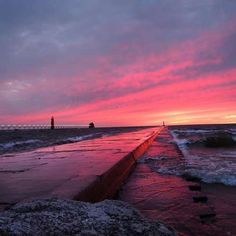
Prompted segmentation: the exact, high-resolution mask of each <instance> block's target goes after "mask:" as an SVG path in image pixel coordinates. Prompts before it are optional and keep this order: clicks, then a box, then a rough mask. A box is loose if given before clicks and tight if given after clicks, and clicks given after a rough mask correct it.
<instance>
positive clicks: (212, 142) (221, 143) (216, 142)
mask: <svg viewBox="0 0 236 236" xmlns="http://www.w3.org/2000/svg"><path fill="white" fill-rule="evenodd" d="M204 145H205V146H206V147H210V148H218V147H232V146H235V145H236V143H235V141H234V139H233V138H232V136H231V134H230V133H227V132H219V133H216V134H215V135H214V136H210V137H207V138H206V139H205V140H204Z"/></svg>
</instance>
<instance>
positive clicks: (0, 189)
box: [0, 127, 162, 210]
mask: <svg viewBox="0 0 236 236" xmlns="http://www.w3.org/2000/svg"><path fill="white" fill-rule="evenodd" d="M161 129H162V128H161V127H158V128H147V129H142V130H139V131H135V132H128V133H123V134H119V135H114V136H109V137H103V138H97V139H93V140H86V141H81V142H77V143H72V144H64V145H58V146H52V147H47V148H41V149H37V150H34V151H31V152H25V153H16V154H6V155H1V156H0V209H1V210H3V209H5V208H6V207H8V206H10V205H12V204H15V203H17V202H19V201H22V200H27V199H30V198H35V197H49V196H50V197H51V196H55V197H60V198H67V199H76V200H85V201H91V202H96V201H100V200H103V199H105V198H110V197H112V196H113V195H114V194H115V193H116V192H117V190H118V189H119V187H120V186H121V184H122V183H123V181H124V180H125V179H126V177H127V176H128V175H129V173H130V171H131V170H132V168H133V167H134V165H135V163H136V160H137V158H138V157H140V156H141V155H142V154H143V153H144V152H145V151H146V150H147V148H148V147H149V145H150V144H151V143H152V141H153V139H154V138H155V137H156V136H157V134H158V133H159V132H160V130H161Z"/></svg>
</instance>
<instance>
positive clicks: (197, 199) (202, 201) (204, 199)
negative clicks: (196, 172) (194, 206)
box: [193, 196, 208, 203]
mask: <svg viewBox="0 0 236 236" xmlns="http://www.w3.org/2000/svg"><path fill="white" fill-rule="evenodd" d="M193 201H194V202H196V203H198V202H201V203H206V202H207V201H208V197H206V196H197V197H193Z"/></svg>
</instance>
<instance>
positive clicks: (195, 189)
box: [188, 185, 202, 191]
mask: <svg viewBox="0 0 236 236" xmlns="http://www.w3.org/2000/svg"><path fill="white" fill-rule="evenodd" d="M188 188H189V190H191V191H201V189H202V187H201V186H200V185H190V186H188Z"/></svg>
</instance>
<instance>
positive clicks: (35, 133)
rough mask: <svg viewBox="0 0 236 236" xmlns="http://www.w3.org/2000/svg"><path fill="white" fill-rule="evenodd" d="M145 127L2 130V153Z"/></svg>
mask: <svg viewBox="0 0 236 236" xmlns="http://www.w3.org/2000/svg"><path fill="white" fill-rule="evenodd" d="M144 128H148V127H119V128H116V127H114V128H95V129H89V128H78V129H76V128H73V129H69V128H68V129H55V130H50V129H38V130H0V154H6V153H12V152H22V151H31V150H34V149H36V148H40V147H47V146H52V145H60V144H65V143H71V142H75V141H80V137H81V140H87V139H93V138H99V137H102V136H110V135H115V134H119V133H124V132H131V131H137V130H140V129H144ZM76 138H77V139H76ZM73 140H74V141H73ZM31 141H32V142H31ZM8 144H10V145H11V144H12V146H11V147H8V148H3V145H8Z"/></svg>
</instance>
